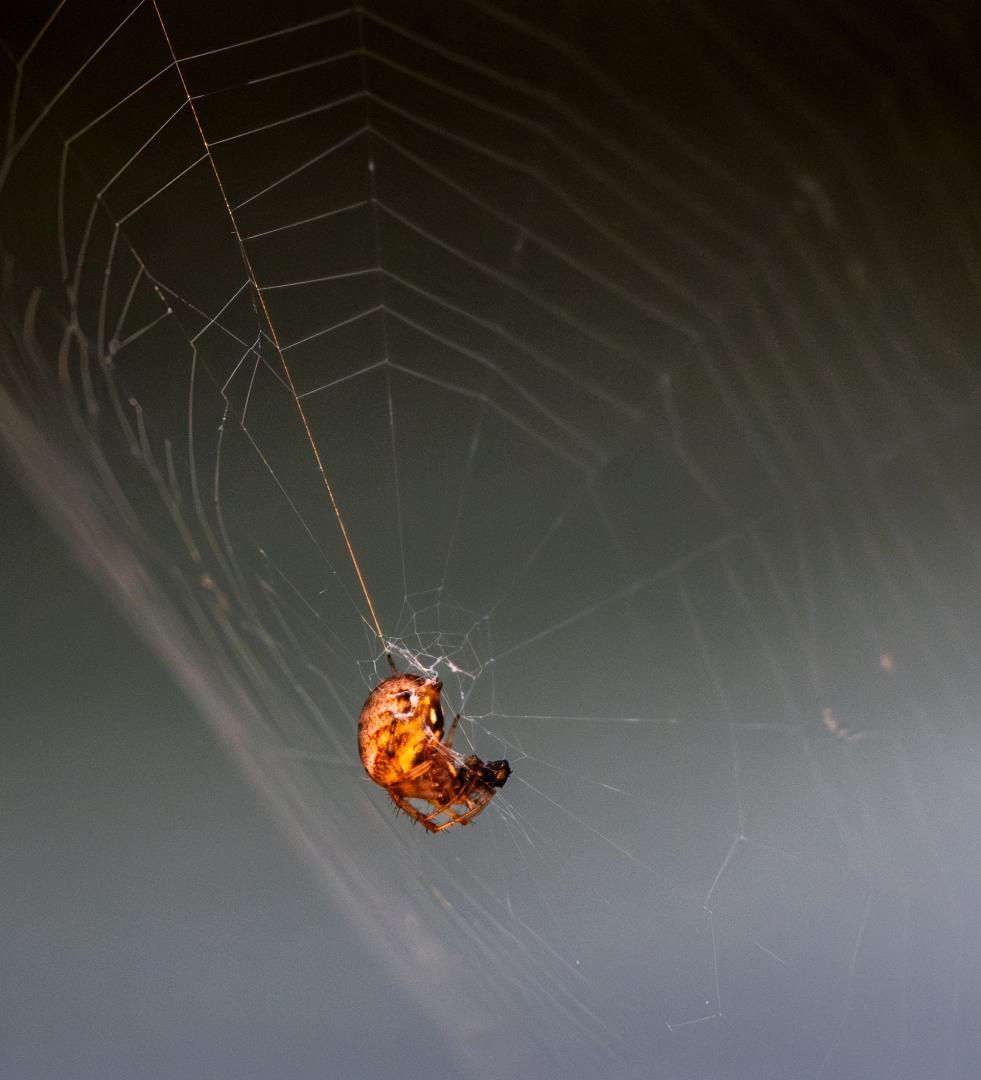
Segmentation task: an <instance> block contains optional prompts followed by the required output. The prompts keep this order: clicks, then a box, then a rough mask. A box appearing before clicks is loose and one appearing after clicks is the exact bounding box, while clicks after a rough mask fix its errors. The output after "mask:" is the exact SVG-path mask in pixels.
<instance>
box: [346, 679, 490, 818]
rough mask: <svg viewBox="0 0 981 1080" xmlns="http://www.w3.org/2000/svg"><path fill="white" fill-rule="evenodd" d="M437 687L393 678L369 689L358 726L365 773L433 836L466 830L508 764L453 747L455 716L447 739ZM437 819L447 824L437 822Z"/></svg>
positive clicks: (432, 683) (429, 681)
mask: <svg viewBox="0 0 981 1080" xmlns="http://www.w3.org/2000/svg"><path fill="white" fill-rule="evenodd" d="M442 689H443V684H442V683H441V682H440V681H439V679H425V678H423V677H422V676H421V675H412V674H409V673H406V674H404V675H393V676H392V677H391V678H389V679H385V680H384V681H383V682H381V683H379V684H378V685H377V686H376V687H375V689H374V690H372V691H371V693H370V694H369V696H368V700H367V701H366V702H365V703H364V708H363V709H362V710H361V718H360V720H359V721H358V750H359V751H360V753H361V762H362V764H363V765H364V767H365V772H367V774H368V775H369V776H370V777H371V779H372V780H374V782H375V783H376V784H379V785H380V786H381V787H383V788H385V789H386V790H387V791H388V794H389V795H390V796H391V799H392V802H394V803H395V805H396V806H397V807H398V808H399V809H400V810H404V811H405V812H406V813H407V814H408V815H409V816H410V817H412V818H415V820H416V821H418V822H419V824H420V825H422V826H424V827H425V828H426V829H428V830H429V831H430V832H433V833H437V832H442V831H443V829H448V828H450V826H452V825H469V823H470V822H471V821H472V820H473V819H474V818H475V817H476V816H477V815H478V814H479V813H480V812H481V810H483V809H484V807H485V806H486V805H487V804H488V803H489V802H490V801H491V799H492V798H493V797H494V793H495V791H496V790H497V789H498V788H499V787H503V786H504V784H505V783H506V782H507V778H508V777H509V776H510V775H511V766H510V765H509V764H508V763H507V762H506V761H487V762H484V761H481V760H480V758H479V757H477V756H476V754H471V755H470V756H469V757H462V756H461V755H460V754H458V753H457V752H456V751H455V750H453V749H452V746H453V736H454V735H455V734H456V730H457V725H458V723H459V720H460V716H459V713H458V714H457V715H456V716H455V717H454V719H453V723H452V724H451V725H450V730H449V732H448V733H447V734H446V736H445V738H444V735H443V710H442V709H441V708H440V703H439V695H440V691H441V690H442ZM409 799H419V800H420V801H422V802H426V803H429V805H430V806H431V807H432V812H431V813H429V814H424V813H423V812H422V810H419V809H417V808H416V807H415V806H413V805H412V803H410V802H409ZM454 807H459V808H460V811H459V812H458V811H457V810H454ZM441 816H445V820H442V821H440V820H438V819H439V818H440V817H441Z"/></svg>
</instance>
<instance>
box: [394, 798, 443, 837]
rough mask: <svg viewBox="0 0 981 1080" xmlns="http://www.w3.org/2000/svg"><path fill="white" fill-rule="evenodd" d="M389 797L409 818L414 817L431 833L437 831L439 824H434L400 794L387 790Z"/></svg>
mask: <svg viewBox="0 0 981 1080" xmlns="http://www.w3.org/2000/svg"><path fill="white" fill-rule="evenodd" d="M388 795H389V798H390V799H391V800H392V802H393V803H395V805H396V806H397V807H398V809H399V810H401V811H403V813H406V814H408V815H409V817H410V818H414V819H415V820H416V821H418V822H419V824H420V825H421V826H422V827H423V828H424V829H426V830H427V831H429V832H431V833H435V832H439V826H438V825H434V824H433V823H432V822H431V821H430V820H429V818H427V817H426V815H425V814H423V813H422V811H421V810H417V809H416V808H415V807H414V806H413V805H412V803H410V802H409V800H408V799H406V798H403V796H401V795H397V794H396V793H395V792H394V791H389V793H388Z"/></svg>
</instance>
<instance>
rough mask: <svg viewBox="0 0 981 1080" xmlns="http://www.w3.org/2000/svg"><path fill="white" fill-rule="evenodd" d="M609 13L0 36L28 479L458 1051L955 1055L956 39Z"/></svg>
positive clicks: (21, 450)
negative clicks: (438, 826)
mask: <svg viewBox="0 0 981 1080" xmlns="http://www.w3.org/2000/svg"><path fill="white" fill-rule="evenodd" d="M610 10H611V9H610V8H609V6H608V5H606V6H602V7H601V6H600V5H591V4H584V5H577V4H556V5H550V6H549V8H548V9H547V10H546V9H544V8H543V9H542V10H537V9H535V10H532V11H529V10H526V6H525V5H501V6H498V5H493V4H487V3H477V2H474V3H470V2H468V3H463V4H457V5H452V6H451V5H446V4H438V3H423V4H413V5H411V6H410V7H406V5H399V4H394V3H391V4H389V3H372V4H370V5H366V6H363V7H354V8H351V7H346V6H343V5H336V6H332V5H323V4H317V5H304V4H300V3H297V4H292V3H290V4H279V5H274V6H269V7H267V8H265V9H264V10H262V11H259V12H254V11H250V10H246V9H243V8H240V7H230V8H227V9H225V8H222V9H220V10H207V11H204V10H201V9H200V7H192V6H191V5H187V4H184V3H176V2H175V3H163V4H161V6H160V11H161V14H162V16H163V19H164V22H165V25H166V27H167V30H168V33H169V35H170V37H171V39H172V42H173V45H174V52H175V55H176V56H177V59H178V63H179V67H180V73H182V74H183V77H184V80H185V82H186V87H185V83H182V80H181V78H180V77H179V72H178V69H177V65H175V63H174V61H173V58H172V56H171V54H170V52H169V50H168V47H167V42H166V40H165V37H164V35H163V33H162V31H161V26H160V22H159V20H158V18H157V15H156V13H155V11H154V7H153V5H152V4H147V3H139V4H136V5H129V6H127V5H116V4H112V3H110V4H105V5H100V9H99V11H98V13H95V14H93V12H92V11H91V10H86V11H83V10H82V9H81V7H80V6H79V5H76V4H73V3H71V2H66V3H63V4H60V5H58V6H57V7H54V8H53V9H52V11H51V12H50V13H49V17H45V18H41V17H39V16H38V15H37V14H36V13H29V14H24V13H21V14H22V22H21V23H20V24H17V23H16V20H15V16H14V15H8V16H4V25H3V27H2V32H3V37H4V40H5V41H6V43H7V45H8V53H9V56H8V64H7V69H6V80H5V85H6V90H7V102H8V109H7V113H6V116H7V118H8V123H7V127H6V133H7V134H6V150H5V154H4V158H3V167H2V172H0V215H2V216H0V229H2V232H0V238H2V245H3V256H4V281H3V285H4V322H5V326H6V330H7V334H8V341H7V343H5V346H4V352H5V360H6V361H7V366H6V368H5V371H4V383H5V386H6V390H5V391H4V397H3V400H2V414H3V417H4V424H3V431H4V442H5V445H6V447H7V451H8V454H10V455H11V456H12V458H13V460H14V461H15V462H16V463H17V467H18V469H19V471H20V473H21V475H23V476H24V477H25V478H26V479H27V481H28V483H29V484H31V485H32V486H33V488H34V490H35V492H36V493H38V495H39V498H41V499H42V501H45V502H46V505H47V506H48V508H49V511H50V513H51V515H52V517H53V518H54V519H55V521H56V522H57V523H58V524H59V525H60V527H61V528H62V529H63V531H64V532H65V533H66V535H67V536H68V537H69V539H70V542H71V543H73V544H74V545H75V547H76V550H77V551H78V552H79V554H80V556H81V558H82V559H83V561H84V562H85V564H86V565H87V566H88V568H89V569H90V571H91V572H92V573H93V574H94V575H95V576H96V577H97V578H98V579H99V580H101V581H102V582H103V583H104V584H105V586H106V588H107V589H108V590H109V591H110V593H112V594H113V595H114V596H115V597H116V598H117V599H118V601H119V602H120V604H121V605H122V606H123V607H124V609H126V610H127V611H128V612H129V614H130V616H131V618H132V619H133V620H134V624H135V626H136V627H137V628H138V630H139V632H140V633H142V634H144V635H145V636H146V637H147V638H148V639H149V640H150V641H151V643H152V644H153V645H154V647H155V648H156V649H157V650H158V651H159V652H160V654H161V655H162V656H163V657H164V658H165V659H166V660H167V662H168V663H169V664H170V666H171V667H172V669H173V671H174V673H175V676H176V678H177V679H178V681H179V682H180V683H181V685H182V686H184V688H185V689H186V690H187V691H188V693H189V695H190V698H191V699H192V700H193V702H194V704H195V705H196V706H197V707H198V709H199V710H200V711H201V714H202V716H203V717H204V719H205V720H206V721H208V722H209V723H210V724H211V725H212V726H213V727H214V729H215V731H216V733H217V734H218V735H219V736H220V738H221V739H222V740H223V741H224V742H225V744H226V745H227V746H228V747H229V750H230V752H231V753H232V754H233V756H234V757H235V759H236V761H238V762H239V764H240V765H241V766H242V768H243V769H244V770H245V773H246V775H247V776H248V777H249V778H250V780H251V781H252V782H253V783H254V784H255V785H256V786H257V788H258V789H259V790H260V791H261V792H262V793H263V795H264V796H265V797H266V799H267V802H268V805H269V808H270V812H271V813H273V814H274V815H275V817H276V820H277V821H278V822H279V823H280V824H281V826H282V828H283V830H284V835H285V836H286V837H288V838H289V839H290V840H291V842H293V843H294V844H295V846H296V848H297V850H298V852H299V853H300V854H301V855H302V856H303V858H304V859H305V860H306V861H307V862H308V864H309V865H310V866H311V867H312V868H313V870H314V871H315V872H316V873H317V874H318V875H319V876H320V878H321V880H322V881H323V882H324V888H325V890H326V891H327V892H328V894H329V895H330V896H331V897H332V898H333V899H334V900H335V901H336V902H337V903H338V904H339V905H340V906H341V907H342V908H343V909H344V910H345V911H346V913H347V914H348V916H349V918H350V922H351V925H352V927H353V928H354V929H355V930H356V931H358V932H360V933H361V934H362V935H363V939H364V942H365V946H364V947H365V949H366V950H374V951H375V952H376V953H378V954H379V955H381V956H383V958H384V960H385V962H387V963H388V964H390V966H391V971H392V974H393V977H394V978H397V979H399V980H401V981H402V982H403V983H404V984H405V985H407V986H409V987H410V988H411V989H412V990H413V992H414V993H416V994H417V995H418V997H419V1000H420V1002H421V1003H423V1004H424V1005H425V1006H426V1007H427V1008H428V1009H430V1015H431V1018H432V1033H431V1040H432V1042H433V1044H434V1045H436V1046H438V1047H444V1048H445V1049H444V1050H437V1051H434V1053H436V1054H437V1058H436V1060H439V1057H438V1055H439V1054H440V1053H445V1055H446V1060H450V1061H453V1062H454V1063H455V1064H456V1065H457V1066H458V1067H463V1068H464V1069H465V1070H466V1071H467V1072H468V1073H470V1074H472V1075H485V1074H489V1075H495V1076H496V1075H500V1074H501V1072H502V1071H505V1070H508V1069H510V1070H512V1071H517V1072H519V1073H521V1072H527V1070H528V1068H529V1063H534V1068H535V1074H536V1075H540V1076H549V1075H555V1076H572V1075H582V1076H592V1075H596V1074H597V1073H598V1071H599V1070H601V1069H602V1070H604V1071H610V1070H613V1071H614V1072H616V1071H617V1070H620V1074H622V1075H644V1076H649V1075H651V1074H654V1075H665V1076H669V1075H670V1076H683V1077H695V1076H706V1075H708V1076H726V1077H740V1076H745V1077H760V1076H769V1075H773V1076H777V1075H799V1076H807V1077H821V1076H839V1077H846V1076H865V1077H868V1076H883V1077H885V1076H910V1077H912V1076H920V1075H948V1076H952V1077H953V1076H967V1075H974V1070H975V1069H976V1064H977V1061H976V1052H975V1050H974V1049H973V1044H972V1043H971V1042H970V1032H969V1030H968V1025H967V1021H966V1002H967V1001H969V1000H970V999H971V995H972V994H973V993H974V992H975V990H976V987H975V986H974V984H973V982H972V978H973V976H972V975H971V968H970V964H969V958H970V955H971V952H970V948H968V947H967V946H968V944H969V942H970V929H969V927H970V913H971V911H972V907H971V901H970V897H971V896H972V889H973V886H976V884H977V882H976V880H975V879H976V876H977V875H976V874H974V873H973V872H972V870H971V869H970V866H971V863H970V862H969V861H968V860H967V859H966V852H967V851H968V850H969V849H970V843H969V841H970V838H971V835H972V833H971V829H970V827H969V828H967V830H966V831H965V830H964V828H963V825H960V826H959V825H958V824H957V823H958V822H962V823H963V822H964V821H972V820H974V818H975V817H976V810H977V791H978V787H977V783H976V778H975V777H974V772H975V770H974V769H973V767H972V763H973V762H976V760H977V753H978V740H977V734H976V730H975V727H976V725H975V721H976V716H977V703H978V680H977V662H976V658H977V655H978V644H979V641H978V636H979V635H978V627H977V615H976V610H975V608H976V604H975V603H974V600H973V597H974V594H975V591H976V589H977V585H978V570H979V565H981V558H979V556H981V551H979V548H978V543H977V539H976V537H977V509H976V508H977V505H978V503H977V498H978V495H979V491H978V487H979V485H978V483H977V477H976V470H973V469H972V468H971V467H970V463H971V462H972V461H973V460H974V459H975V457H976V455H977V452H978V450H979V439H978V418H977V407H978V401H979V396H978V390H979V386H978V382H979V380H978V367H977V363H976V358H975V357H974V352H975V351H976V350H975V349H974V347H973V343H974V342H975V341H976V340H977V333H978V329H979V327H978V325H977V324H978V308H977V295H978V284H979V281H978V259H977V250H978V249H977V243H978V219H977V213H976V206H975V202H976V199H975V198H974V196H973V195H972V192H973V191H974V190H975V189H976V186H977V180H978V161H977V151H976V149H975V148H974V143H973V142H972V140H971V139H970V138H969V137H968V135H967V133H968V132H969V131H970V130H971V126H972V123H973V122H974V121H976V119H977V101H978V96H977V78H976V75H975V74H974V73H973V68H972V66H971V62H970V56H971V50H970V48H968V47H967V45H966V43H967V42H972V41H976V32H977V27H976V26H974V25H973V24H972V23H971V21H970V19H969V18H968V15H969V13H968V12H966V11H964V12H963V13H962V12H961V10H960V9H959V8H958V7H957V6H946V7H945V9H944V11H943V12H939V13H938V12H936V11H934V10H932V9H930V8H928V7H927V6H925V5H923V6H922V7H921V6H918V5H916V4H909V5H900V6H899V7H897V8H896V10H895V12H893V13H891V15H890V22H889V24H888V25H887V24H886V22H885V20H884V18H883V17H880V16H879V15H877V14H875V13H871V12H868V11H863V10H862V9H861V8H858V7H853V6H849V5H846V4H839V3H835V2H832V0H829V2H827V3H822V4H820V5H818V7H817V8H815V7H814V6H813V5H800V6H799V7H794V6H792V5H791V6H789V7H788V6H786V5H781V6H780V7H779V9H778V8H777V7H776V6H775V5H774V6H769V5H763V6H761V7H759V8H756V9H754V10H752V11H751V10H750V9H748V8H741V9H734V8H732V7H731V5H727V4H722V3H718V4H714V3H697V4H689V5H685V9H684V10H683V11H682V10H680V9H676V8H674V7H664V6H661V7H659V8H656V9H652V10H649V11H648V10H642V9H640V8H638V7H636V6H628V5H625V6H623V7H622V9H617V7H616V5H614V9H613V11H614V12H615V13H616V14H617V15H618V17H617V18H611V17H609V16H610ZM972 35H973V36H972ZM951 72H956V73H957V77H958V78H959V79H960V80H961V85H962V88H966V89H965V90H964V92H963V93H960V92H956V93H955V92H954V90H953V89H952V87H953V82H954V80H953V78H952V76H951ZM192 100H193V103H194V110H193V111H196V112H197V114H198V117H199V119H200V124H201V130H202V131H203V132H204V135H205V138H206V139H207V150H206V148H205V147H204V145H203V144H202V141H201V132H199V131H198V129H197V125H196V124H195V121H194V116H193V111H192V108H191V101H192ZM209 154H210V156H211V158H212V159H213V161H214V165H215V169H216V170H217V172H218V174H219V175H220V177H221V180H222V185H223V186H224V188H225V191H226V195H227V200H228V205H227V206H226V205H225V203H224V201H223V198H222V194H221V191H220V190H219V188H218V186H217V184H216V181H215V174H214V172H213V171H212V169H211V167H210V163H209ZM229 210H231V212H232V215H233V218H234V223H235V225H236V227H237V229H238V232H239V235H240V239H241V248H242V249H244V250H245V252H246V253H247V256H248V263H247V264H246V263H245V262H244V261H243V258H242V250H240V247H239V244H238V242H237V240H236V236H235V234H234V231H233V229H232V227H231V226H232V220H231V219H230V216H229ZM250 267H251V272H250V269H249V268H250ZM260 294H261V295H260ZM264 305H265V306H266V307H267V309H268V315H269V319H268V320H267V319H266V318H265V312H264V310H263V309H264ZM270 323H271V324H272V325H274V327H275V332H273V331H272V330H271V326H270ZM277 339H278V345H277ZM280 353H281V355H280ZM282 361H285V362H286V364H287V365H288V369H289V373H290V377H291V379H292V381H293V383H294V387H295V394H294V393H293V391H291V389H290V386H289V381H290V380H289V379H287V378H286V377H285V375H284V368H283V365H282ZM298 401H299V402H300V403H301V405H302V409H303V412H304V413H305V415H306V417H307V418H308V420H309V424H310V428H311V432H312V435H313V438H314V440H315V442H316V446H317V448H318V450H319V453H320V455H321V456H322V459H323V462H324V465H325V469H326V472H327V473H328V475H329V478H330V483H331V485H332V488H333V490H334V492H335V494H336V498H337V503H338V505H339V507H340V509H341V512H342V514H343V518H344V521H345V523H346V526H347V528H348V530H349V533H350V537H351V541H352V545H353V548H354V550H355V552H356V554H357V559H358V561H359V563H360V565H361V568H362V569H363V572H364V577H365V581H366V583H367V586H368V589H369V591H370V595H371V597H372V598H373V601H374V603H375V605H376V607H377V613H378V619H379V622H380V625H381V626H382V628H383V631H384V641H383V642H381V641H379V640H378V638H377V634H376V633H375V630H374V627H373V625H372V620H371V618H370V617H369V613H368V612H367V610H366V607H365V603H364V598H363V596H362V595H361V591H360V588H359V585H358V582H357V579H356V578H355V576H354V574H353V571H352V567H351V564H350V561H349V558H348V555H347V552H346V551H345V547H344V543H343V538H342V536H341V535H340V533H339V530H338V527H337V522H336V520H335V518H334V515H333V511H332V509H331V505H330V503H329V501H328V499H327V498H326V496H325V492H324V489H323V485H322V482H321V478H320V477H319V475H318V471H317V468H316V464H315V462H314V460H313V458H312V455H311V452H310V446H309V443H308V440H307V439H306V436H305V433H304V430H303V427H302V425H301V424H300V422H299V419H298V415H297V408H296V406H297V402H298ZM386 650H388V651H390V652H391V653H392V655H393V657H394V658H395V659H396V662H397V664H398V666H399V667H400V669H411V670H416V671H420V672H426V673H432V674H437V675H439V677H440V678H442V679H443V681H444V684H445V688H446V689H445V694H446V701H447V706H448V708H452V709H457V708H459V709H460V710H461V712H462V715H463V719H462V721H461V732H460V736H459V737H458V745H459V746H460V747H467V748H468V749H467V751H466V752H471V750H472V751H473V752H476V753H478V754H479V755H480V756H481V757H483V758H485V759H486V758H496V757H507V758H508V759H509V760H510V761H511V765H512V768H513V770H514V773H513V775H512V777H511V779H510V780H509V783H508V786H507V788H506V789H504V790H502V791H501V792H499V793H498V794H497V795H496V796H495V799H494V801H493V803H491V805H490V806H489V807H488V809H487V810H486V811H485V812H484V813H483V815H482V816H481V818H480V819H479V820H478V821H476V822H475V823H474V825H473V827H472V828H467V829H460V830H451V832H452V833H453V834H454V835H450V834H445V835H443V836H440V837H438V838H431V837H429V836H427V835H425V834H424V833H423V832H422V830H420V829H414V828H412V827H410V826H409V824H408V823H407V822H406V821H405V820H397V819H396V818H395V817H394V816H393V815H392V813H391V812H390V807H389V806H388V805H387V802H386V800H385V799H384V794H383V793H381V792H379V791H378V790H377V789H374V788H373V786H372V785H371V784H370V783H369V782H368V781H367V780H366V778H365V777H364V776H363V774H362V773H361V772H360V769H359V764H358V760H357V749H356V739H355V734H354V733H355V725H356V720H357V715H358V710H359V708H360V705H361V702H362V701H363V699H364V697H365V695H366V692H367V690H368V689H369V688H370V687H371V686H372V685H374V684H375V683H377V682H378V681H380V680H381V679H382V678H384V677H385V674H386V673H387V661H386V658H385V654H386ZM456 834H459V835H456ZM325 977H328V978H329V977H330V975H329V974H326V975H325ZM924 986H929V987H930V988H931V989H930V991H929V992H928V993H924V992H922V990H921V989H919V988H922V987H924ZM390 1023H391V1028H390V1029H386V1030H387V1031H388V1030H390V1031H391V1033H392V1034H393V1035H395V1034H397V1032H398V1028H397V1023H396V1021H395V1020H394V1019H393V1020H392V1021H390ZM502 1032H506V1033H507V1039H506V1040H504V1044H505V1045H503V1046H502V1041H501V1033H502Z"/></svg>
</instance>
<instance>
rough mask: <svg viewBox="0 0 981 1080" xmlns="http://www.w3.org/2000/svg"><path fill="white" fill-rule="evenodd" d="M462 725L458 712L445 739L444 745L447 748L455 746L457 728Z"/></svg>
mask: <svg viewBox="0 0 981 1080" xmlns="http://www.w3.org/2000/svg"><path fill="white" fill-rule="evenodd" d="M459 726H460V714H459V713H457V714H456V716H454V717H453V723H452V724H450V730H449V731H448V732H447V733H446V738H444V739H443V745H444V746H445V747H446V748H447V749H452V748H453V737H454V736H455V735H456V731H457V728H458V727H459Z"/></svg>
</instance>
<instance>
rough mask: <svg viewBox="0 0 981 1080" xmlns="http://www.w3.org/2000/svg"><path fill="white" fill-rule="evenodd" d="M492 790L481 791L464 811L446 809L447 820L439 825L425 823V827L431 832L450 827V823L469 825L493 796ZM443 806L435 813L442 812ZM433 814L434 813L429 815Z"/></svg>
mask: <svg viewBox="0 0 981 1080" xmlns="http://www.w3.org/2000/svg"><path fill="white" fill-rule="evenodd" d="M493 794H494V793H493V792H492V791H482V792H481V793H480V794H479V795H478V796H477V798H476V800H475V801H474V804H473V805H472V806H470V807H469V808H468V809H467V811H466V813H463V814H454V813H453V811H452V810H446V812H447V813H449V815H450V819H449V821H444V822H443V823H442V824H441V825H435V826H433V825H427V826H426V828H428V829H431V830H432V831H433V832H442V831H443V830H444V829H448V828H450V826H451V825H469V824H470V822H471V821H473V819H474V818H475V817H476V816H477V815H478V814H479V813H480V812H481V811H482V810H483V809H484V807H486V806H487V804H488V803H489V802H490V801H491V797H492V796H493ZM443 810H444V808H443V807H441V808H440V810H439V811H437V813H442V812H443ZM430 816H434V815H430Z"/></svg>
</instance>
